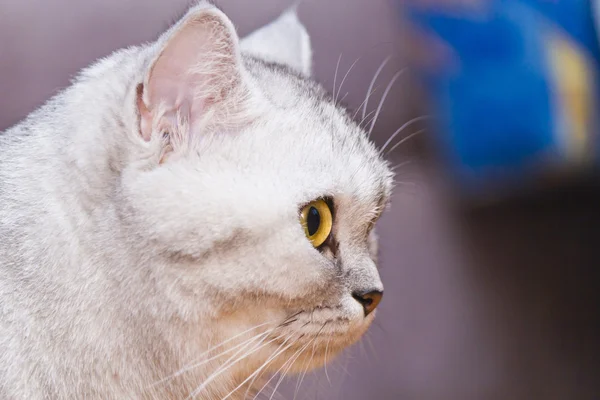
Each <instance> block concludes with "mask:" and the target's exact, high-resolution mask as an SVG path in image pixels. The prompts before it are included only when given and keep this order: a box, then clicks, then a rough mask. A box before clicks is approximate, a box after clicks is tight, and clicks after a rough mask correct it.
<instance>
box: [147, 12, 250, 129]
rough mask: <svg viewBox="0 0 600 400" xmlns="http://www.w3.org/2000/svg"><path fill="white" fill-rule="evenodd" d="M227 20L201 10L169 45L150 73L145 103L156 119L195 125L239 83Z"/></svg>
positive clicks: (233, 37)
mask: <svg viewBox="0 0 600 400" xmlns="http://www.w3.org/2000/svg"><path fill="white" fill-rule="evenodd" d="M225 18H226V17H225V16H224V15H219V14H217V13H214V11H213V12H207V11H206V10H204V11H203V12H200V13H199V15H195V16H192V17H191V18H189V20H188V21H187V22H184V23H183V26H182V27H181V28H180V29H179V30H178V31H176V32H175V33H174V35H173V37H172V38H171V39H170V40H169V41H168V42H167V45H166V46H165V48H164V49H163V51H162V53H161V54H160V56H159V57H158V59H157V60H156V62H155V63H154V65H153V66H152V68H151V70H150V74H149V77H148V81H147V84H146V90H147V91H148V92H147V93H145V94H144V97H143V99H144V100H146V103H145V104H147V105H148V107H147V109H148V110H149V111H150V112H151V113H152V114H154V117H155V118H156V117H157V116H158V115H156V114H157V113H161V114H164V113H169V114H171V117H177V116H178V117H183V118H185V119H186V120H188V121H189V123H190V124H193V123H194V121H195V120H198V119H199V118H200V117H201V116H202V114H203V113H204V112H205V110H206V107H207V106H210V105H213V104H214V103H215V102H218V101H221V100H224V97H225V96H226V95H225V94H224V93H225V92H226V91H228V90H232V89H234V86H235V84H236V83H237V82H239V71H238V65H237V54H236V51H237V46H236V36H235V31H233V30H232V29H231V28H230V23H228V22H226V20H224V19H225ZM161 116H162V115H161Z"/></svg>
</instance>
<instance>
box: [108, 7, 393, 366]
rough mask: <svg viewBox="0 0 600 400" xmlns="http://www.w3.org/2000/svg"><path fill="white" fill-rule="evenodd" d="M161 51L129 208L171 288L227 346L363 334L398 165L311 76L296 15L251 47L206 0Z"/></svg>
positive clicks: (131, 172)
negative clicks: (252, 338)
mask: <svg viewBox="0 0 600 400" xmlns="http://www.w3.org/2000/svg"><path fill="white" fill-rule="evenodd" d="M152 51H153V56H152V57H151V61H150V62H149V63H148V66H147V68H146V69H145V72H144V78H143V81H142V82H140V84H139V85H138V86H137V91H136V95H135V110H136V113H137V114H136V115H137V125H136V131H135V135H134V136H135V137H133V138H132V141H133V142H134V143H135V146H136V148H137V149H138V151H137V152H136V153H135V155H134V156H133V158H132V160H131V162H130V163H129V164H128V166H127V167H126V168H125V170H124V171H123V173H122V178H121V188H120V193H121V195H120V196H121V199H120V202H119V204H120V205H119V207H120V212H121V214H122V215H124V216H125V217H124V221H126V222H125V223H126V224H127V226H128V228H129V229H130V231H131V232H133V235H134V236H135V237H136V241H137V246H138V247H139V250H140V254H143V257H145V258H144V259H145V260H147V262H148V265H149V266H151V267H148V268H151V269H152V274H154V277H155V278H154V279H155V281H156V285H157V290H158V292H159V293H160V294H161V296H163V297H164V299H165V301H166V302H169V304H172V305H173V307H174V309H175V310H176V313H177V315H178V318H180V319H182V320H185V321H195V320H200V319H202V320H203V321H206V320H207V319H210V318H214V320H215V321H216V320H218V321H219V324H218V327H214V330H215V332H216V331H218V335H220V336H221V337H222V338H224V339H226V338H227V336H233V335H235V334H236V333H240V332H242V331H245V330H251V329H252V328H253V327H256V329H257V330H256V331H255V333H258V332H262V333H265V335H266V332H267V331H268V332H269V337H276V338H277V339H276V340H275V339H274V341H273V343H272V344H271V345H269V346H266V347H265V349H266V350H269V351H271V354H272V353H273V351H274V349H277V348H284V347H282V346H284V345H285V343H289V344H287V345H285V346H288V349H287V350H289V351H293V350H294V351H295V350H298V349H299V348H301V347H302V346H308V344H310V343H312V345H311V346H312V349H315V348H316V349H322V350H323V349H325V347H326V346H327V347H328V351H329V353H330V356H331V353H336V352H338V351H339V350H341V349H343V348H344V347H345V346H347V345H348V344H350V343H352V342H354V341H356V340H357V339H358V338H359V337H360V336H361V335H362V333H364V331H365V330H366V329H367V327H368V326H369V324H370V323H371V321H372V320H373V317H374V312H373V311H374V309H375V307H376V306H377V304H378V302H379V300H380V299H381V295H382V293H383V285H382V282H381V280H380V278H379V274H378V271H377V266H376V252H377V250H376V239H375V236H374V232H373V227H374V224H375V222H376V221H377V219H378V218H379V216H380V214H381V212H382V211H383V209H384V208H385V206H386V204H387V202H388V199H389V197H390V192H391V188H392V174H391V172H390V170H389V169H388V166H387V163H386V162H385V161H384V160H383V159H382V158H381V157H380V154H379V152H378V150H377V149H376V148H375V147H374V146H373V145H372V144H371V143H370V142H369V140H368V137H367V135H366V133H365V132H364V131H363V130H362V129H361V128H360V127H359V126H358V125H357V124H356V123H355V122H354V121H352V119H351V118H350V117H349V116H348V113H347V112H346V110H344V109H343V108H341V107H340V106H338V105H336V104H335V103H334V101H333V100H332V99H331V97H330V96H328V95H327V94H326V93H325V92H324V91H323V89H322V88H321V87H320V86H318V85H317V84H315V83H314V82H313V81H311V80H310V71H311V47H310V40H309V37H308V35H307V33H306V30H305V29H304V27H303V26H302V25H301V24H300V22H299V21H298V18H297V16H296V14H295V13H294V12H293V11H288V12H286V13H284V14H283V15H282V16H281V17H280V18H279V19H278V20H276V21H275V22H273V23H271V24H269V25H267V26H266V27H264V28H261V29H259V30H258V31H256V32H254V33H253V34H251V35H250V36H248V37H247V38H245V39H243V40H240V39H239V38H238V36H237V34H236V31H235V29H234V27H233V25H232V23H231V22H230V20H229V19H228V18H227V17H226V16H225V15H224V14H223V13H222V12H221V11H220V10H218V9H217V8H215V7H214V6H212V5H210V4H208V3H204V2H202V3H200V4H199V5H197V6H196V7H194V8H192V9H191V10H190V11H189V12H188V13H187V14H186V15H185V16H184V17H183V19H182V20H181V21H180V22H179V23H177V24H176V25H175V26H174V27H173V28H172V29H170V30H169V31H168V32H167V33H165V34H164V35H163V36H162V37H161V38H160V39H159V40H158V41H157V42H156V44H154V45H153V50H152ZM259 327H260V328H259ZM211 329H213V328H211ZM216 334H217V333H216ZM266 337H267V336H265V338H266ZM305 348H306V347H305ZM308 353H310V351H309V352H308ZM313 353H314V354H316V355H313V358H314V360H313V362H314V363H315V364H318V363H321V362H322V361H323V360H322V359H321V356H319V354H322V353H323V352H319V351H316V352H313ZM300 360H301V358H299V361H300Z"/></svg>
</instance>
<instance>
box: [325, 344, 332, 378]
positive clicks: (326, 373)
mask: <svg viewBox="0 0 600 400" xmlns="http://www.w3.org/2000/svg"><path fill="white" fill-rule="evenodd" d="M330 341H331V339H328V340H327V345H326V346H325V363H324V366H325V376H326V377H327V382H329V386H331V379H329V373H328V372H327V352H328V351H329V342H330Z"/></svg>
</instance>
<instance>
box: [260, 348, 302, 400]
mask: <svg viewBox="0 0 600 400" xmlns="http://www.w3.org/2000/svg"><path fill="white" fill-rule="evenodd" d="M291 338H292V337H291V336H290V337H289V338H288V339H287V340H289V339H291ZM287 340H286V341H287ZM284 343H285V342H284ZM293 345H294V342H292V343H290V344H288V345H287V346H286V347H285V348H283V349H282V350H280V351H277V353H276V354H274V355H272V356H271V357H270V358H269V359H268V360H267V361H266V362H265V363H264V364H263V365H262V367H261V368H259V369H258V370H257V371H255V372H254V373H257V372H258V371H260V370H261V369H263V368H265V367H266V366H267V365H269V364H270V363H271V362H273V360H275V359H276V358H277V357H279V356H280V355H281V353H283V352H284V351H286V350H288V349H289V348H290V347H292V346H293ZM276 374H277V372H276V373H275V374H273V376H272V377H271V378H270V379H269V380H268V381H267V382H266V383H265V384H264V385H263V386H262V387H261V388H260V390H259V391H258V392H256V395H255V396H254V398H253V400H254V399H256V398H257V397H258V395H260V393H261V392H262V391H263V390H265V388H266V387H267V386H268V385H269V383H270V382H271V381H272V380H273V378H274V377H275V376H276ZM253 375H254V374H253Z"/></svg>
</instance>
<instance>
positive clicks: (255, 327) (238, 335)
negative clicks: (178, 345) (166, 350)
mask: <svg viewBox="0 0 600 400" xmlns="http://www.w3.org/2000/svg"><path fill="white" fill-rule="evenodd" d="M271 323H272V321H271V322H265V323H262V324H259V325H256V326H254V327H252V328H250V329H247V330H245V331H243V332H241V333H238V334H237V335H235V336H232V337H230V338H229V339H227V340H225V341H223V342H221V343H219V344H217V345H216V346H213V347H211V348H210V349H208V350H206V351H205V352H203V353H202V354H200V356H198V358H197V360H198V359H201V358H202V357H203V356H206V355H208V354H210V353H211V352H212V351H214V350H216V349H218V348H219V347H222V346H224V345H226V344H227V343H230V342H231V341H233V340H235V339H237V338H239V337H240V336H243V335H245V334H247V333H249V332H252V331H253V330H256V329H258V328H260V327H263V326H265V325H269V324H271ZM274 329H275V328H272V329H270V330H268V331H267V332H263V333H261V334H259V335H257V336H253V337H251V338H249V339H247V340H245V341H243V342H242V343H239V344H237V345H236V346H234V347H232V348H230V349H227V350H226V351H224V352H221V353H219V354H217V355H215V356H213V357H210V358H209V359H206V360H203V361H201V362H199V363H196V364H194V365H191V366H187V367H184V368H182V369H180V370H179V371H177V372H175V373H174V374H172V375H169V376H167V377H165V378H163V379H161V380H159V381H157V382H154V383H153V384H152V385H150V386H149V387H148V388H152V387H154V386H156V385H159V384H161V383H164V382H166V381H168V380H171V379H173V378H176V377H178V376H181V375H182V374H184V373H186V372H188V371H190V370H192V369H194V368H197V367H200V366H202V365H204V364H206V363H207V362H210V361H212V360H215V359H217V358H219V357H222V356H223V355H225V354H228V353H231V352H232V351H234V350H235V349H237V348H239V347H242V346H244V345H246V344H248V342H251V341H253V340H255V339H256V338H258V337H260V336H263V335H265V334H269V333H271V332H272V331H273V330H274Z"/></svg>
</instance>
